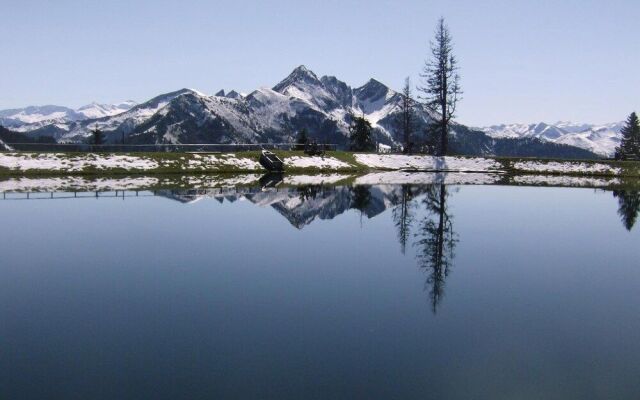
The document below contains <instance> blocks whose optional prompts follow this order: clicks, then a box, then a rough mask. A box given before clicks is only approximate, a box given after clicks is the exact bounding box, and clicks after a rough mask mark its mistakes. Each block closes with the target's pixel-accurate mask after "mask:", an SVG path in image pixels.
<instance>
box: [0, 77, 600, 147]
mask: <svg viewBox="0 0 640 400" xmlns="http://www.w3.org/2000/svg"><path fill="white" fill-rule="evenodd" d="M401 103H402V95H401V94H400V93H398V92H396V91H394V90H393V89H391V88H390V87H388V86H387V85H385V84H383V83H382V82H380V81H378V80H375V79H370V80H369V81H368V82H366V83H365V84H364V85H362V86H360V87H356V88H352V87H351V86H349V85H348V84H347V83H345V82H343V81H341V80H339V79H338V78H336V77H334V76H322V77H318V76H317V75H316V74H315V73H314V72H313V71H311V70H309V69H308V68H306V67H305V66H303V65H301V66H299V67H297V68H295V69H294V70H293V71H292V72H291V73H290V74H289V75H288V76H287V77H286V78H285V79H283V80H282V81H281V82H279V83H278V84H276V85H275V86H273V87H272V88H268V87H263V88H259V89H257V90H254V91H253V92H251V93H249V94H246V95H245V94H240V93H238V92H236V91H233V90H232V91H230V92H229V93H226V92H225V91H224V90H221V91H219V92H218V93H216V94H215V95H213V96H209V95H205V94H203V93H200V92H198V91H196V90H193V89H181V90H178V91H175V92H171V93H165V94H162V95H159V96H156V97H154V98H153V99H151V100H148V101H146V102H144V103H141V104H137V105H135V106H132V107H130V106H131V105H132V104H131V103H123V104H122V105H117V106H113V107H111V108H110V107H99V106H97V105H93V106H88V107H86V108H85V107H83V108H81V109H78V110H70V109H66V111H65V110H62V111H59V112H63V111H64V112H66V113H67V114H61V115H57V118H51V117H48V116H47V117H45V115H48V114H45V113H44V112H41V113H40V114H38V115H40V117H39V120H38V121H39V122H37V123H36V122H34V121H33V119H32V120H30V123H26V124H25V123H23V124H22V125H20V126H19V127H17V128H14V125H10V124H7V126H8V127H11V128H12V129H14V130H19V131H22V132H26V133H27V134H28V135H30V136H32V137H34V138H42V137H53V138H54V139H55V140H57V141H59V142H85V141H87V140H90V137H91V130H93V129H94V128H99V129H101V130H102V131H103V133H104V134H105V140H106V141H107V143H109V142H110V143H121V141H123V140H124V141H125V142H126V143H134V144H135V143H139V144H140V143H144V144H150V143H175V144H177V143H290V142H292V141H293V140H295V137H296V135H297V133H298V132H299V131H300V130H302V129H306V130H307V133H308V135H309V137H310V138H311V139H315V140H317V141H319V142H325V143H334V144H337V145H338V146H341V147H343V148H344V147H346V146H347V145H348V143H349V125H350V123H351V121H352V118H353V116H354V115H357V116H364V117H365V118H366V119H367V120H368V121H369V122H370V123H371V125H372V128H373V139H374V140H375V141H377V142H379V143H382V144H386V145H394V144H399V143H400V137H401V135H400V129H399V128H400V126H399V123H398V122H399V118H398V116H399V113H400V110H401ZM129 107H130V108H129ZM124 108H128V109H127V110H125V111H122V112H120V111H119V110H122V109H124ZM116 110H118V111H116ZM15 114H16V113H13V114H11V115H15ZM8 115H9V114H7V116H8ZM0 116H2V115H1V114H0ZM89 116H91V117H89ZM434 116H435V115H434V114H432V113H431V112H430V111H428V110H426V109H425V108H424V107H422V106H421V105H420V104H416V107H415V118H414V131H415V132H416V135H415V136H414V138H415V140H421V139H424V137H425V135H424V132H425V131H426V127H427V125H428V124H429V123H430V122H431V121H432V120H433V118H434ZM0 124H3V122H2V120H0ZM539 130H541V131H544V127H540V128H539ZM493 133H494V134H495V137H493V138H492V137H489V136H487V135H485V134H484V133H482V132H481V131H477V130H475V131H474V130H471V129H469V128H467V127H465V126H463V125H458V124H456V125H455V126H454V128H453V130H452V134H453V137H452V140H451V148H452V151H454V152H457V153H459V154H469V155H504V156H518V155H539V156H548V157H574V158H593V157H595V156H594V154H593V153H591V152H588V151H585V150H582V149H579V148H575V147H570V146H562V145H560V144H555V143H549V142H542V141H540V140H539V139H537V138H532V137H528V136H526V135H519V134H518V135H516V136H514V137H523V138H524V139H523V140H520V139H515V140H508V139H501V138H500V133H498V132H497V130H495V131H494V132H493ZM559 135H560V132H555V133H554V132H552V131H550V130H549V131H546V132H545V133H544V134H543V135H542V136H544V137H545V138H553V137H559ZM504 136H505V137H511V136H508V135H507V134H504ZM554 140H555V139H554Z"/></svg>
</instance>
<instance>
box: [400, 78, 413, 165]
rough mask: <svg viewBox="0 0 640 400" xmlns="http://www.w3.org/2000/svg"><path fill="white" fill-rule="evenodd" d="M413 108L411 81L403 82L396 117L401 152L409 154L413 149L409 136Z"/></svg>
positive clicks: (411, 129) (411, 128) (407, 79)
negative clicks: (398, 112)
mask: <svg viewBox="0 0 640 400" xmlns="http://www.w3.org/2000/svg"><path fill="white" fill-rule="evenodd" d="M414 106H415V101H414V100H413V96H412V93H411V79H410V78H409V77H407V78H406V79H405V80H404V87H403V88H402V102H401V103H400V114H399V115H398V119H399V121H398V122H399V125H400V131H401V132H402V144H403V147H402V152H403V153H410V152H411V149H412V147H413V143H411V140H412V139H411V135H412V134H413V128H414Z"/></svg>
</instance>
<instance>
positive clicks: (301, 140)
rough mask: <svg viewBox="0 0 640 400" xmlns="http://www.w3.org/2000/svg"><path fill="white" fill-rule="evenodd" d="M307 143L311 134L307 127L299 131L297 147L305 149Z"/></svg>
mask: <svg viewBox="0 0 640 400" xmlns="http://www.w3.org/2000/svg"><path fill="white" fill-rule="evenodd" d="M307 143H309V135H308V134H307V128H302V129H301V130H300V132H298V137H297V138H296V149H298V150H304V148H305V146H306V145H307Z"/></svg>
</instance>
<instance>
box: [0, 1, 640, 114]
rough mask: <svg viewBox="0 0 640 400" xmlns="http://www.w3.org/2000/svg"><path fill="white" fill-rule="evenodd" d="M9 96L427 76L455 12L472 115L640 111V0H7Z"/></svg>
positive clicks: (85, 95)
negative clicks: (432, 47) (298, 77)
mask: <svg viewBox="0 0 640 400" xmlns="http://www.w3.org/2000/svg"><path fill="white" fill-rule="evenodd" d="M0 5H1V7H0V9H1V13H0V37H1V40H0V54H1V55H2V62H0V77H1V78H0V109H4V108H13V107H22V106H26V105H42V104H58V105H67V106H70V107H78V106H81V105H83V104H86V103H89V102H91V101H98V102H116V101H121V100H127V99H133V100H136V101H139V102H140V101H145V100H147V99H149V98H151V97H153V96H155V95H157V94H160V93H163V92H168V91H172V90H176V89H179V88H183V87H189V88H195V89H198V90H200V91H202V92H205V93H215V92H216V91H217V90H219V89H221V88H224V89H226V90H229V89H236V90H238V91H243V92H249V91H251V90H252V89H254V88H257V87H260V86H269V87H270V86H273V85H274V84H275V83H277V82H278V81H280V80H281V79H282V78H284V77H285V76H286V75H287V74H288V73H289V72H290V71H291V70H292V69H293V68H294V67H296V66H297V65H300V64H304V65H306V66H307V67H309V68H310V69H312V70H313V71H315V72H316V73H317V74H318V75H325V74H326V75H335V76H337V77H338V78H340V79H342V80H344V81H345V82H347V83H348V84H350V85H351V86H354V87H356V86H360V85H362V84H363V83H365V82H366V81H367V80H368V79H369V78H371V77H375V78H376V79H378V80H380V81H382V82H384V83H386V84H388V85H390V86H391V87H394V88H397V89H399V88H400V87H401V85H402V83H403V80H404V77H405V76H407V75H410V76H411V77H412V78H414V81H415V80H416V79H417V77H418V74H419V72H420V69H421V67H422V64H423V62H424V59H425V57H426V54H427V48H428V47H427V46H428V41H429V39H430V38H431V36H432V33H433V30H434V27H435V24H436V22H437V20H438V18H439V17H440V16H444V17H445V19H446V20H447V23H448V25H449V27H450V29H451V32H452V34H453V37H454V41H455V52H456V54H457V56H458V58H459V60H460V66H461V75H462V85H463V89H464V91H465V94H464V100H463V102H462V103H461V104H460V106H459V118H458V119H459V120H460V121H461V122H463V123H466V124H470V125H474V126H481V125H487V124H494V123H502V122H507V123H510V122H537V121H546V122H555V121H557V120H572V121H576V122H592V123H603V122H612V121H618V120H622V119H624V118H625V116H626V115H627V114H629V113H630V112H631V111H633V110H637V111H640V1H639V0H609V1H604V0H602V1H591V0H555V1H546V0H539V1H524V0H522V1H520V0H509V1H507V0H505V1H491V0H483V1H477V0H458V1H455V0H446V1H445V0H441V1H431V0H414V1H408V0H406V1H405V0H393V1H383V0H379V1H374V0H371V1H355V0H339V1H337V0H336V1H334V0H323V1H319V0H313V1H304V0H298V1H289V0H269V1H265V0H233V1H231V0H217V1H216V0H210V1H190V0H171V1H163V0H153V1H146V0H145V1H135V0H129V1H115V0H113V1H104V0H102V1H91V0H83V1H80V0H78V1H70V0H56V1H33V0H0Z"/></svg>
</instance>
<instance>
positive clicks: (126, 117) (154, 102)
mask: <svg viewBox="0 0 640 400" xmlns="http://www.w3.org/2000/svg"><path fill="white" fill-rule="evenodd" d="M185 93H194V92H193V91H192V90H190V89H181V90H178V91H175V92H171V93H165V94H162V95H160V96H156V97H154V98H153V99H151V100H148V101H146V102H144V103H141V104H138V105H135V106H133V107H132V108H130V109H129V110H127V111H125V112H122V113H119V114H116V115H112V116H106V117H101V118H96V119H86V120H82V121H78V122H76V123H74V124H71V125H70V126H69V127H68V130H67V132H65V133H64V134H62V135H60V136H59V137H58V140H59V141H63V142H67V141H68V142H74V141H78V140H83V139H84V138H86V137H88V136H90V135H91V130H93V129H96V128H97V129H100V130H102V131H104V132H105V134H106V135H107V138H106V139H107V141H110V140H109V139H110V138H112V136H114V135H110V134H111V133H117V135H115V136H118V139H119V138H120V136H121V135H122V134H124V135H128V134H130V133H132V132H133V131H134V130H135V128H136V127H137V126H138V125H140V124H141V123H142V122H144V121H146V120H147V119H149V118H150V117H151V116H153V115H154V114H156V113H157V112H159V111H160V110H161V109H162V108H164V107H165V106H166V105H167V104H169V102H170V101H171V100H172V99H174V98H176V97H178V96H181V95H183V94H185ZM111 141H113V140H111Z"/></svg>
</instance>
